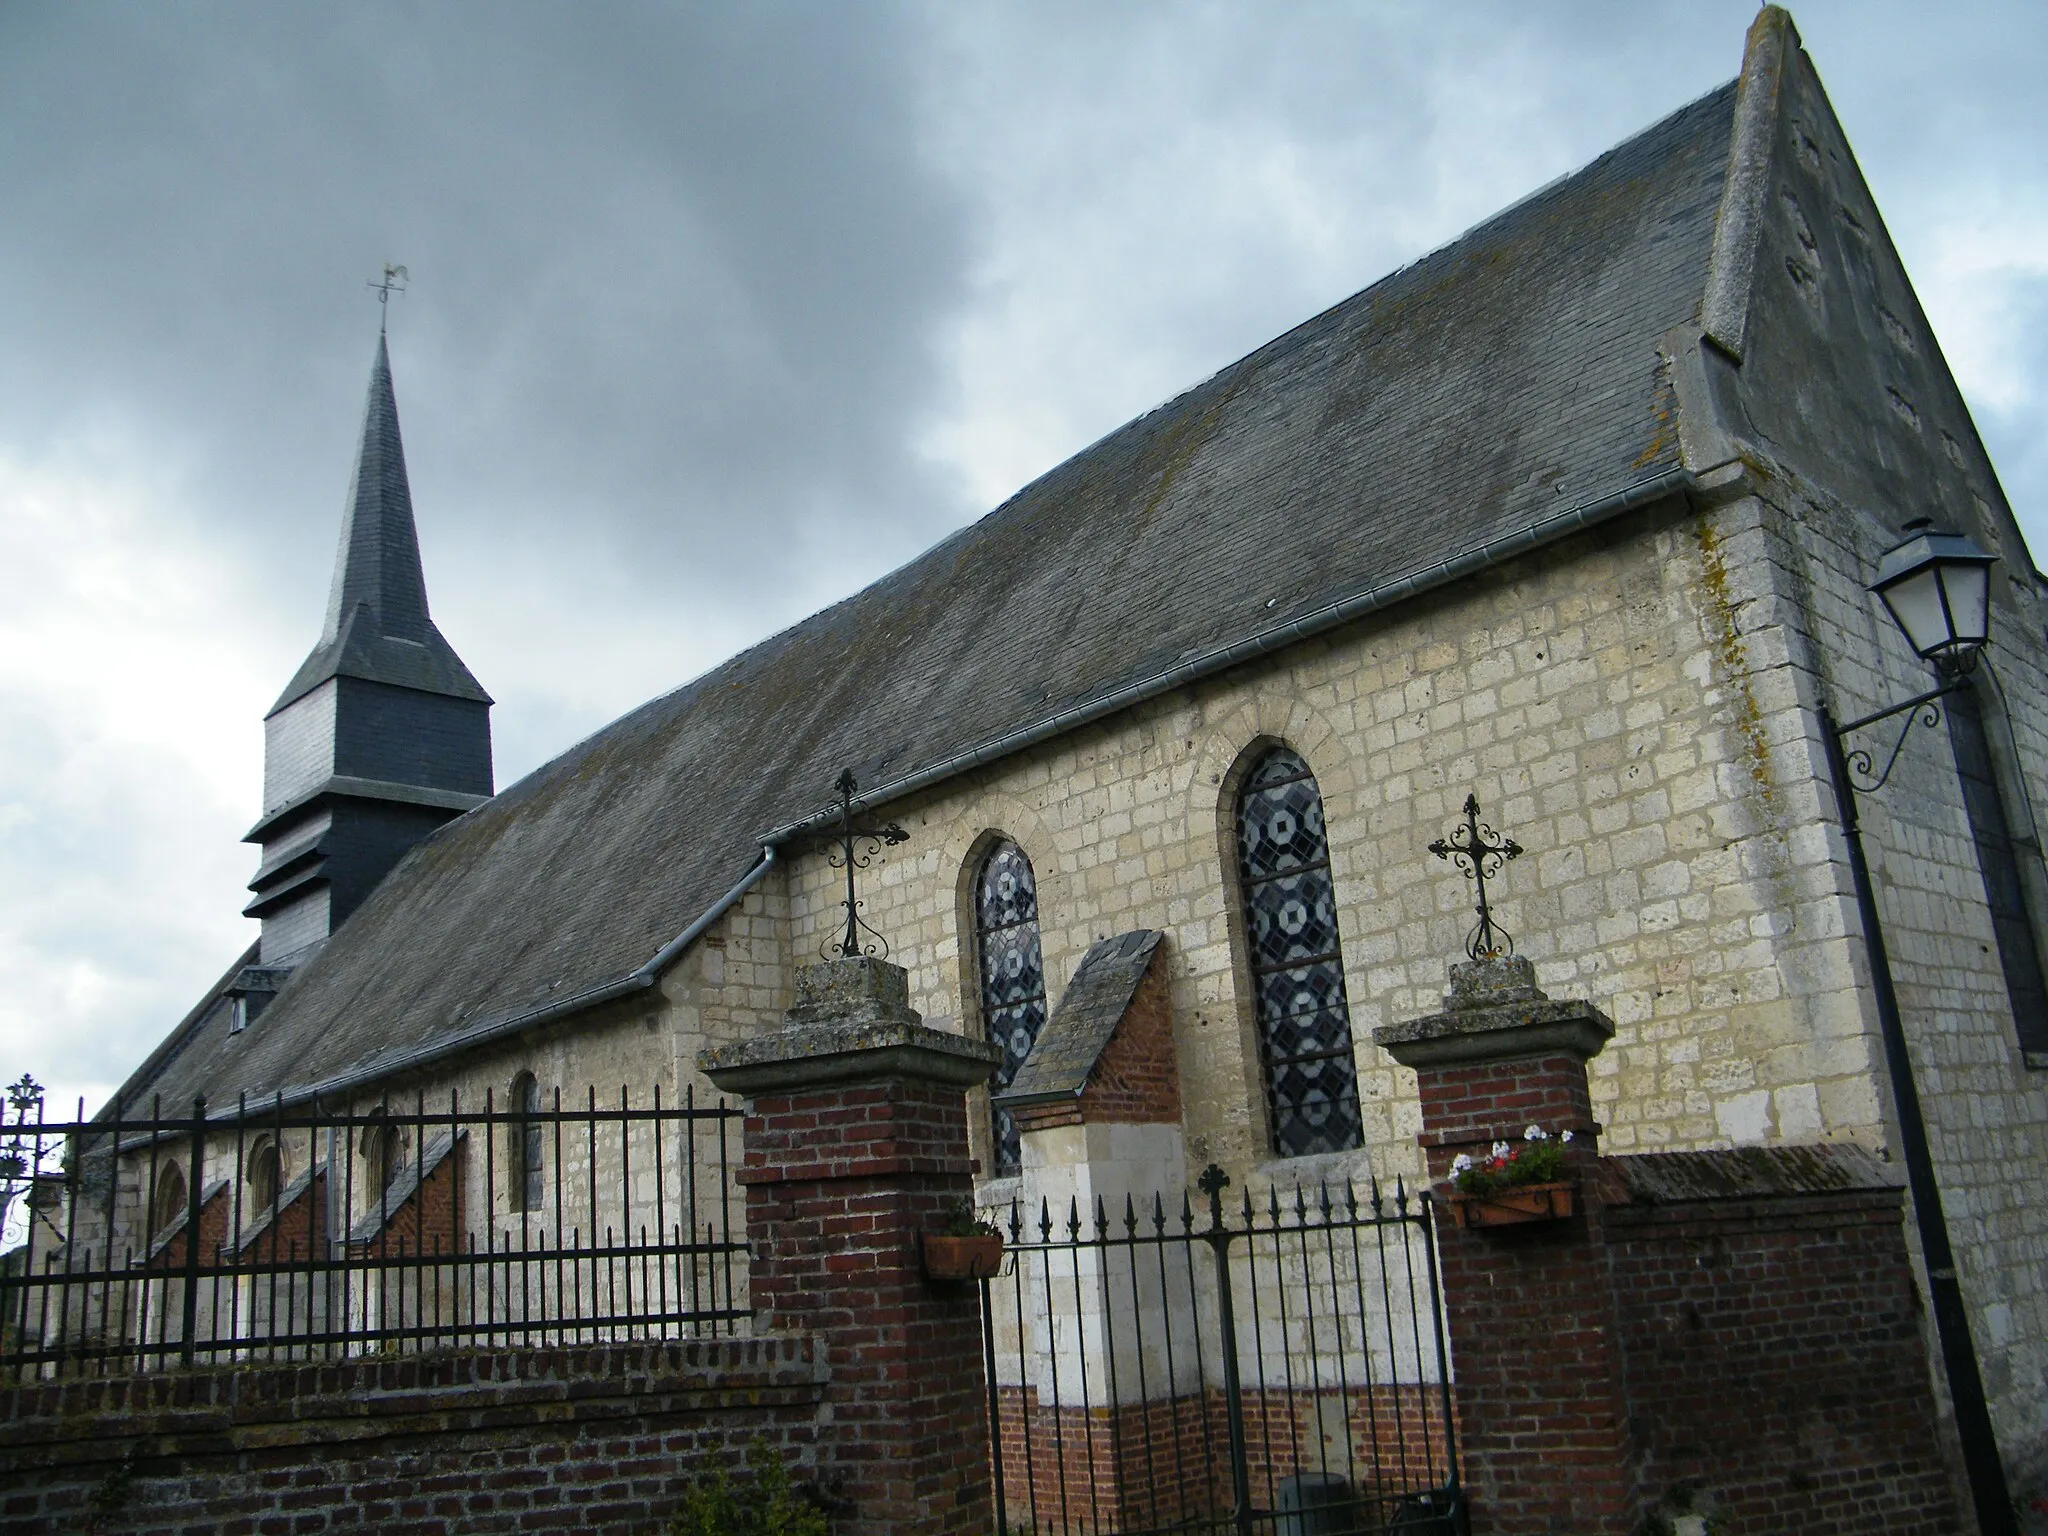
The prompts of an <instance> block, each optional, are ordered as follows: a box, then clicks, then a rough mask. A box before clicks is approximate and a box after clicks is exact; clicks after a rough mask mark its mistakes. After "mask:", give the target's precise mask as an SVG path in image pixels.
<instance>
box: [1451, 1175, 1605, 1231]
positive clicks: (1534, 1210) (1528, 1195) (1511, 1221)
mask: <svg viewBox="0 0 2048 1536" xmlns="http://www.w3.org/2000/svg"><path fill="white" fill-rule="evenodd" d="M1575 1193H1576V1191H1575V1190H1574V1189H1573V1187H1572V1186H1571V1185H1570V1184H1565V1183H1558V1184H1518V1185H1515V1186H1513V1187H1512V1188H1509V1189H1496V1190H1492V1191H1490V1192H1489V1193H1487V1194H1483V1195H1466V1194H1460V1193H1459V1192H1458V1191H1457V1190H1455V1189H1454V1190H1452V1191H1451V1192H1450V1194H1449V1195H1448V1196H1447V1197H1446V1198H1447V1200H1448V1202H1449V1204H1450V1207H1451V1220H1452V1221H1453V1222H1455V1223H1456V1224H1457V1225H1458V1226H1461V1227H1512V1226H1518V1225H1520V1224H1522V1223H1524V1222H1530V1221H1559V1220H1562V1219H1563V1218H1564V1217H1566V1216H1569V1215H1571V1213H1572V1211H1573V1210H1574V1209H1575V1206H1574V1204H1573V1196H1574V1194H1575Z"/></svg>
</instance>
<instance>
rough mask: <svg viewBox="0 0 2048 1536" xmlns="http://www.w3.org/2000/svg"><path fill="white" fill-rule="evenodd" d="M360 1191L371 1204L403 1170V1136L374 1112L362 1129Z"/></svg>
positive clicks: (377, 1112)
mask: <svg viewBox="0 0 2048 1536" xmlns="http://www.w3.org/2000/svg"><path fill="white" fill-rule="evenodd" d="M362 1149H363V1188H364V1192H365V1194H366V1195H367V1197H368V1198H369V1200H370V1202H371V1203H372V1204H373V1205H374V1204H375V1203H376V1202H377V1200H378V1199H379V1197H381V1196H382V1195H383V1193H384V1191H385V1190H387V1189H389V1188H390V1187H391V1183H392V1180H394V1179H396V1178H397V1177H398V1176H399V1174H401V1173H403V1172H404V1171H405V1133H404V1132H403V1131H401V1130H400V1129H399V1128H398V1127H397V1126H396V1125H394V1124H392V1123H391V1122H390V1121H389V1120H387V1119H385V1118H384V1111H383V1110H381V1109H380V1110H377V1111H376V1112H375V1113H373V1114H372V1115H371V1117H370V1123H369V1124H368V1125H366V1126H364V1127H363V1137H362Z"/></svg>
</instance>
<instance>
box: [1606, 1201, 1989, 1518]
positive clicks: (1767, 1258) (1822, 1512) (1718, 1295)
mask: <svg viewBox="0 0 2048 1536" xmlns="http://www.w3.org/2000/svg"><path fill="white" fill-rule="evenodd" d="M1606 1214H1607V1223H1606V1230H1607V1239H1608V1254H1609V1259H1610V1262H1611V1264H1612V1265H1613V1273H1614V1289H1615V1295H1616V1297H1617V1299H1618V1303H1619V1322H1620V1326H1621V1332H1622V1344H1623V1350H1624V1352H1625V1354H1626V1356H1627V1359H1628V1369H1629V1376H1630V1381H1631V1384H1632V1385H1635V1386H1636V1389H1637V1396H1638V1399H1639V1401H1638V1413H1639V1419H1638V1429H1637V1436H1638V1440H1639V1443H1640V1446H1641V1450H1642V1455H1643V1466H1642V1474H1641V1484H1642V1489H1643V1493H1644V1495H1645V1496H1646V1497H1649V1498H1655V1497H1658V1496H1660V1495H1661V1494H1663V1493H1664V1492H1665V1491H1666V1490H1668V1489H1669V1488H1670V1487H1671V1486H1672V1485H1674V1484H1676V1483H1678V1482H1681V1481H1684V1482H1690V1483H1692V1484H1694V1485H1695V1486H1697V1487H1700V1488H1703V1489H1707V1490H1710V1491H1711V1493H1712V1495H1713V1497H1714V1501H1715V1505H1716V1507H1717V1511H1718V1512H1719V1514H1720V1515H1721V1516H1722V1518H1723V1519H1724V1520H1725V1521H1726V1523H1727V1524H1726V1528H1727V1529H1728V1530H1729V1531H1730V1532H1746V1531H1754V1532H1780V1531H1791V1530H1796V1531H1799V1532H1800V1533H1801V1536H1851V1533H1862V1532H1868V1531H1884V1532H1887V1533H1889V1536H1921V1533H1927V1536H1932V1533H1935V1532H1953V1531H1956V1530H1958V1529H1959V1528H1960V1527H1959V1525H1958V1522H1957V1519H1956V1515H1955V1511H1954V1504H1953V1496H1952V1493H1951V1489H1950V1485H1949V1482H1948V1480H1947V1478H1946V1475H1945V1473H1944V1470H1943V1466H1942V1461H1941V1452H1940V1447H1939V1446H1938V1445H1937V1443H1936V1441H1935V1430H1934V1402H1933V1398H1932V1394H1931V1390H1930V1388H1929V1385H1928V1369H1927V1360H1926V1355H1925V1352H1924V1350H1923V1347H1922V1343H1921V1339H1922V1333H1921V1318H1920V1298H1919V1295H1918V1293H1917V1292H1916V1291H1915V1289H1914V1286H1913V1277H1912V1272H1911V1270H1910V1269H1909V1268H1908V1266H1907V1263H1906V1253H1905V1244H1904V1241H1903V1239H1902V1236H1901V1231H1900V1218H1901V1212H1900V1197H1899V1195H1898V1193H1897V1192H1896V1191H1892V1190H1860V1191H1853V1192H1843V1193H1840V1194H1833V1195H1827V1196H1824V1197H1819V1198H1815V1197H1811V1196H1802V1197H1800V1198H1797V1199H1786V1200H1747V1201H1715V1202H1701V1203H1698V1204H1688V1205H1677V1206H1614V1207H1610V1208H1609V1209H1608V1211H1607V1213H1606Z"/></svg>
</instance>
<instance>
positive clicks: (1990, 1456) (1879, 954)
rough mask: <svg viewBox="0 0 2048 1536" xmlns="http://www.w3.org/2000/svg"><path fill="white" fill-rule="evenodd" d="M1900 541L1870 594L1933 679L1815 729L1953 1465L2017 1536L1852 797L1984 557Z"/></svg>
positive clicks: (1983, 612) (1956, 679)
mask: <svg viewBox="0 0 2048 1536" xmlns="http://www.w3.org/2000/svg"><path fill="white" fill-rule="evenodd" d="M1900 531H1901V532H1903V533H1904V534H1905V535H1906V538H1905V541H1904V542H1903V543H1901V544H1899V545H1897V546H1896V547H1894V548H1892V549H1889V550H1887V551H1886V552H1885V554H1884V557H1883V559H1882V560H1880V562H1879V563H1878V569H1877V580H1876V581H1875V582H1874V583H1872V584H1871V588H1870V590H1871V591H1872V592H1875V593H1876V594H1877V595H1878V597H1879V598H1881V599H1882V600H1883V602H1884V605H1885V608H1886V610H1887V611H1888V612H1889V613H1890V614H1891V616H1892V619H1893V621H1894V622H1895V623H1897V625H1898V626H1899V628H1900V630H1901V631H1903V632H1904V634H1905V636H1906V640H1907V643H1908V644H1910V645H1911V646H1912V647H1913V650H1914V653H1915V654H1916V655H1918V656H1919V657H1921V659H1923V660H1926V661H1931V662H1933V663H1934V667H1935V672H1936V675H1937V676H1938V677H1939V678H1940V680H1941V681H1940V686H1938V687H1935V688H1930V689H1929V690H1927V692H1925V693H1920V694H1916V695H1914V696H1913V697H1912V698H1910V699H1906V700H1904V701H1903V702H1901V703H1898V704H1894V705H1892V706H1891V707H1890V708H1888V709H1881V710H1878V711H1877V712H1876V713H1874V714H1869V715H1864V716H1862V717H1861V718H1860V719H1856V720H1851V721H1850V722H1849V723H1848V724H1847V725H1839V724H1837V723H1836V721H1835V717H1834V714H1833V712H1832V711H1831V710H1829V709H1828V708H1827V707H1826V706H1825V705H1823V706H1821V710H1820V722H1821V728H1822V729H1821V737H1822V740H1823V742H1824V743H1825V745H1826V747H1827V754H1828V769H1829V772H1830V774H1831V775H1832V777H1833V779H1834V788H1835V804H1836V806H1837V807H1838V808H1839V811H1840V814H1841V817H1842V830H1843V832H1844V833H1845V834H1846V835H1847V839H1848V844H1849V873H1850V876H1851V878H1852V879H1853V881H1854V882H1855V887H1856V908H1857V912H1858V914H1859V915H1860V917H1861V919H1862V923H1863V943H1864V946H1865V948H1866V949H1867V950H1868V952H1869V956H1870V983H1871V990H1872V991H1873V992H1874V993H1875V994H1876V1003H1877V1024H1878V1033H1879V1035H1880V1036H1881V1037H1882V1039H1883V1042H1884V1057H1885V1067H1886V1070H1887V1073H1888V1075H1889V1076H1890V1078H1891V1084H1892V1102H1893V1105H1894V1107H1895V1109H1896V1111H1897V1114H1898V1119H1899V1149H1900V1153H1901V1156H1902V1157H1903V1159H1904V1162H1905V1164H1906V1183H1907V1186H1908V1188H1909V1189H1910V1190H1911V1191H1912V1195H1913V1219H1914V1223H1915V1225H1916V1226H1917V1227H1918V1229H1919V1233H1920V1252H1921V1255H1922V1257H1923V1258H1925V1260H1926V1261H1927V1290H1928V1300H1929V1303H1930V1305H1931V1306H1932V1309H1933V1312H1934V1326H1935V1331H1936V1333H1937V1334H1938V1335H1939V1337H1940V1340H1941V1355H1942V1365H1943V1367H1944V1371H1945V1374H1946V1375H1947V1377H1948V1390H1949V1401H1950V1404H1951V1406H1952V1407H1953V1408H1954V1410H1955V1416H1956V1435H1957V1438H1958V1439H1959V1440H1960V1441H1961V1444H1962V1452H1963V1466H1964V1469H1965V1471H1966V1472H1967V1473H1968V1475H1969V1479H1970V1497H1971V1501H1972V1503H1973V1504H1974V1505H1975V1506H1976V1511H1977V1524H1978V1526H1979V1527H1980V1529H1981V1530H1982V1532H1983V1536H2016V1532H2017V1528H2016V1527H2015V1526H2014V1524H2013V1514H2012V1499H2011V1495H2010V1494H2009V1493H2008V1492H2007V1491H2006V1486H2005V1467H2004V1464H2003V1463H2002V1462H2001V1461H2000V1460H1999V1455H1998V1440H1997V1437H1996V1435H1995V1434H1994V1433H1993V1431H1992V1428H1991V1410H1990V1409H1989V1408H1988V1407H1987V1406H1986V1405H1985V1402H1984V1381H1983V1377H1982V1375H1981V1373H1980V1372H1979V1370H1978V1368H1977V1350H1976V1346H1975V1345H1974V1344H1973V1343H1972V1341H1971V1339H1970V1319H1969V1316H1968V1314H1967V1313H1966V1312H1965V1311H1964V1310H1963V1292H1962V1285H1961V1283H1960V1281H1959V1280H1958V1278H1957V1276H1956V1261H1955V1250H1954V1248H1953V1247H1952V1246H1951V1244H1950V1243H1949V1236H1948V1221H1947V1218H1946V1217H1945V1216H1944V1215H1943V1214H1942V1208H1941V1188H1940V1186H1939V1185H1938V1184H1937V1183H1936V1182H1935V1178H1934V1158H1933V1155H1932V1154H1931V1153H1930V1151H1929V1150H1928V1146H1927V1122H1926V1120H1925V1118H1924V1117H1923V1116H1922V1114H1921V1112H1920V1090H1919V1087H1918V1085H1917V1084H1916V1083H1915V1082H1914V1079H1913V1062H1912V1058H1911V1057H1910V1056H1909V1055H1908V1054H1907V1052H1906V1031H1905V1026H1904V1025H1903V1023H1902V1022H1901V1021H1900V1018H1899V998H1898V993H1897V991H1896V989H1895V988H1894V987H1893V985H1892V969H1891V960H1890V958H1889V957H1888V956H1887V954H1886V953H1885V944H1884V930H1883V928H1882V927H1881V926H1880V925H1879V922H1878V915H1877V893H1876V891H1875V890H1874V889H1873V888H1872V886H1871V883H1870V865H1869V862H1868V860H1867V859H1866V858H1865V857H1864V852H1863V832H1862V828H1861V825H1860V823H1859V820H1858V817H1857V807H1856V797H1857V796H1858V795H1859V794H1872V793H1875V792H1876V791H1877V790H1879V789H1882V788H1883V787H1884V784H1885V781H1886V780H1887V779H1889V778H1890V777H1891V773H1892V768H1893V767H1894V765H1896V764H1897V762H1898V760H1899V753H1900V751H1901V750H1902V749H1903V748H1904V747H1905V745H1906V738H1907V736H1909V735H1910V734H1911V733H1912V730H1913V727H1914V726H1915V725H1916V724H1917V725H1924V726H1927V727H1929V728H1930V729H1931V728H1932V727H1934V726H1935V725H1937V724H1939V723H1940V721H1941V711H1940V709H1939V708H1938V707H1937V706H1936V702H1935V701H1936V700H1938V699H1939V698H1941V697H1942V695H1944V694H1948V693H1954V692H1955V691H1956V690H1957V689H1959V688H1966V687H1968V686H1969V676H1968V674H1969V672H1970V670H1971V668H1973V667H1974V666H1975V665H1976V662H1977V654H1978V652H1980V651H1981V650H1983V648H1984V647H1985V645H1987V644H1988V643H1989V642H1990V639H1991V625H1990V618H1991V605H1990V578H1991V566H1992V564H1993V560H1994V557H1993V556H1991V555H1987V554H1986V553H1985V552H1984V551H1983V550H1981V549H1979V548H1978V547H1977V546H1976V545H1975V544H1974V543H1972V542H1971V541H1970V540H1969V539H1967V538H1964V537H1962V536H1961V535H1959V534H1953V533H1938V532H1935V531H1934V530H1933V528H1932V526H1931V525H1930V524H1929V523H1928V521H1927V520H1926V519H1924V518H1922V519H1919V520H1917V521H1915V522H1911V523H1908V524H1907V525H1906V526H1905V527H1904V528H1903V529H1902V530H1900ZM1901 715H1903V716H1904V717H1905V723H1904V724H1903V725H1902V726H1900V728H1899V734H1898V736H1897V738H1896V739H1895V740H1894V741H1893V743H1892V747H1891V752H1890V754H1889V755H1888V756H1887V757H1886V758H1885V761H1884V766H1883V767H1882V768H1881V769H1880V768H1877V767H1876V766H1875V762H1874V760H1873V758H1872V756H1871V754H1870V752H1869V751H1868V750H1867V749H1863V748H1858V749H1856V750H1853V751H1852V750H1850V749H1849V748H1848V747H1847V746H1846V741H1847V739H1848V738H1849V737H1850V736H1851V735H1853V734H1855V733H1856V732H1857V731H1861V730H1863V729H1865V728H1867V727H1869V726H1873V725H1877V724H1879V723H1880V722H1882V721H1886V720H1891V719H1896V718H1897V717H1899V716H1901Z"/></svg>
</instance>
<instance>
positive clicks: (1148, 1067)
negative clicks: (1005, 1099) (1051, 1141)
mask: <svg viewBox="0 0 2048 1536" xmlns="http://www.w3.org/2000/svg"><path fill="white" fill-rule="evenodd" d="M1166 972H1167V961H1166V957H1165V953H1164V946H1162V947H1161V949H1160V950H1159V951H1155V952H1154V954H1153V956H1152V960H1151V963H1150V964H1148V965H1147V966H1146V968H1145V974H1144V976H1143V978H1142V979H1140V981H1139V982H1138V985H1137V989H1136V990H1135V991H1134V992H1133V993H1132V994H1131V1000H1130V1003H1129V1004H1128V1005H1127V1006H1126V1007H1125V1008H1124V1011H1123V1016H1122V1017H1121V1018H1119V1019H1118V1020H1117V1023H1116V1029H1115V1030H1114V1031H1113V1032H1112V1033H1111V1035H1110V1037H1109V1040H1108V1043H1107V1044H1105V1045H1104V1046H1103V1048H1102V1054H1101V1055H1100V1056H1098V1057H1097V1058H1096V1059H1095V1066H1094V1068H1093V1069H1092V1070H1091V1071H1090V1072H1089V1074H1088V1084H1087V1086H1086V1087H1085V1088H1083V1089H1082V1090H1081V1095H1080V1097H1079V1098H1073V1099H1058V1100H1054V1101H1053V1102H1051V1103H1047V1104H1025V1105H1019V1106H1017V1107H1015V1108H1013V1109H1012V1110H1011V1111H1010V1113H1011V1114H1012V1115H1013V1116H1015V1118H1016V1121H1017V1129H1018V1130H1019V1131H1020V1132H1026V1133H1028V1132H1031V1131H1037V1130H1044V1129H1046V1128H1047V1127H1049V1126H1055V1125H1178V1124H1180V1115H1181V1104H1180V1067H1179V1063H1178V1061H1177V1059H1176V1056H1175V1046H1174V1041H1173V992H1172V989H1171V986H1170V984H1169V983H1168V981H1167V974H1166Z"/></svg>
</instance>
